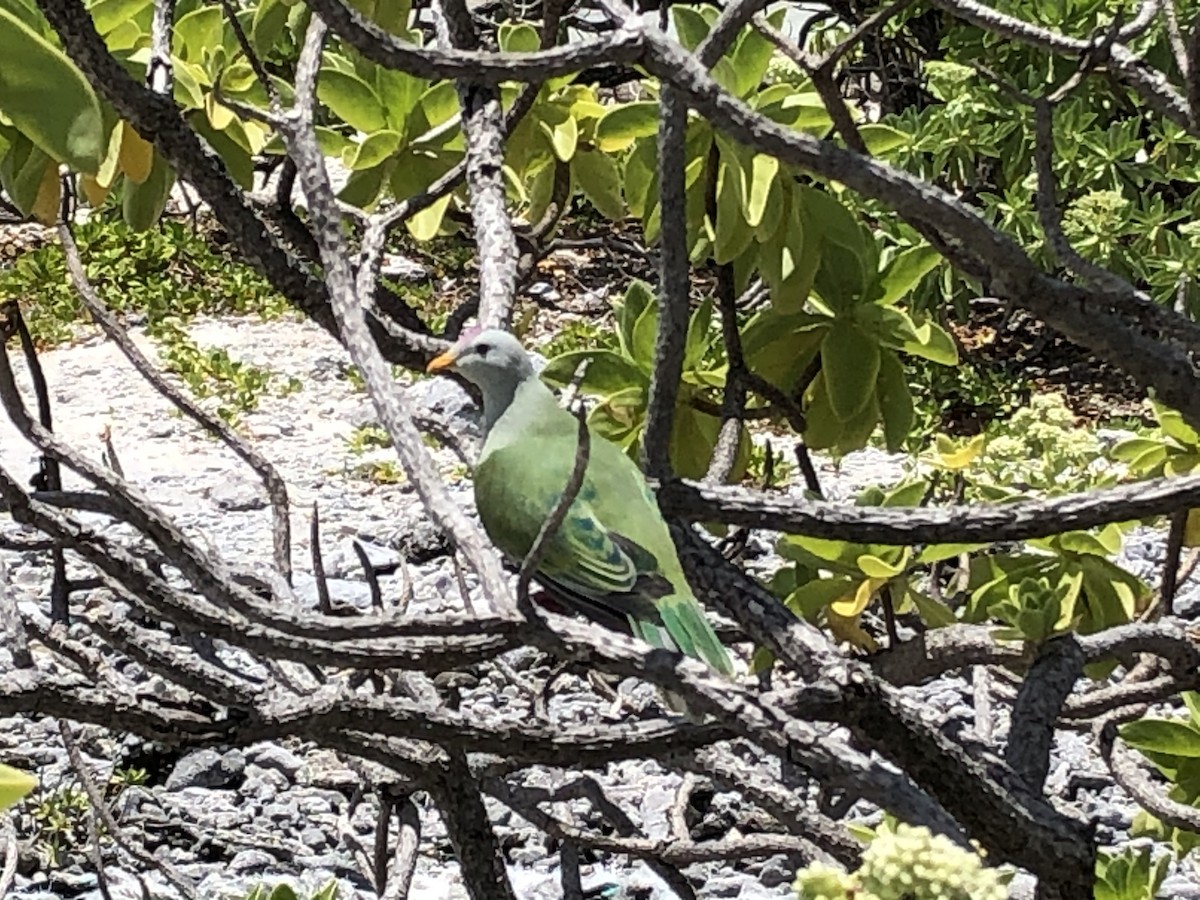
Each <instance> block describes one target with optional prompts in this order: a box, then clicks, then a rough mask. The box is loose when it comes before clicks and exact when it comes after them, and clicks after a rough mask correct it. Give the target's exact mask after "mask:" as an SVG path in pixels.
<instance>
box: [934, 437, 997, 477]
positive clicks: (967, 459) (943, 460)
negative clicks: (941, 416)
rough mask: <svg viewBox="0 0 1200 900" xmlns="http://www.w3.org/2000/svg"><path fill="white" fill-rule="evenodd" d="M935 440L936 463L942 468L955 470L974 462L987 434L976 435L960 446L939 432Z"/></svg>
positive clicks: (980, 451) (985, 441) (981, 449)
mask: <svg viewBox="0 0 1200 900" xmlns="http://www.w3.org/2000/svg"><path fill="white" fill-rule="evenodd" d="M936 441H937V463H938V465H939V466H941V467H942V468H943V469H949V470H950V471H952V472H957V471H960V470H962V469H965V468H967V467H968V466H970V465H971V463H973V462H975V460H976V459H977V458H978V457H979V454H980V453H982V452H983V447H984V444H985V443H987V436H986V435H983V434H979V435H976V436H975V437H973V438H971V440H969V441H967V442H966V443H965V444H963V445H961V446H956V445H955V443H954V442H953V441H952V440H950V438H948V437H946V435H944V434H939V435H938V436H937V438H936Z"/></svg>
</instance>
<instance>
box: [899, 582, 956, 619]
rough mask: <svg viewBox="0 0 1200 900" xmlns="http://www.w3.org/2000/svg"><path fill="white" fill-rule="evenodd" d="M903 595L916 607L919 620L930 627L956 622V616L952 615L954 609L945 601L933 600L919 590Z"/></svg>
mask: <svg viewBox="0 0 1200 900" xmlns="http://www.w3.org/2000/svg"><path fill="white" fill-rule="evenodd" d="M905 596H906V597H907V599H908V600H910V601H911V602H912V604H913V606H915V607H916V608H917V613H918V614H919V615H920V616H921V621H922V622H924V623H925V624H926V625H928V626H929V627H930V628H945V627H946V626H948V625H957V624H958V617H957V616H955V615H954V610H952V609H951V608H950V607H948V606H947V605H946V604H945V603H942V602H941V601H939V600H934V599H933V598H932V597H929V596H927V595H925V594H922V593H921V592H920V591H909V593H908V594H906V595H905Z"/></svg>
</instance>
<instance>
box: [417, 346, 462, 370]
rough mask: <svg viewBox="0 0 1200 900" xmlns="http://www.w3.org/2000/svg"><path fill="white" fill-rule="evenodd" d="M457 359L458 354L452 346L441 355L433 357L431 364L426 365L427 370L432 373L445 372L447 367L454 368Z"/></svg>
mask: <svg viewBox="0 0 1200 900" xmlns="http://www.w3.org/2000/svg"><path fill="white" fill-rule="evenodd" d="M457 360H458V354H457V353H455V352H454V348H451V349H449V350H447V351H446V352H445V353H443V354H442V355H441V356H435V357H434V358H433V359H431V360H430V361H429V365H427V366H426V367H425V371H426V372H427V373H429V374H430V375H433V374H436V373H438V372H445V371H446V370H447V369H449V368H452V367H453V366H454V363H455V362H456V361H457Z"/></svg>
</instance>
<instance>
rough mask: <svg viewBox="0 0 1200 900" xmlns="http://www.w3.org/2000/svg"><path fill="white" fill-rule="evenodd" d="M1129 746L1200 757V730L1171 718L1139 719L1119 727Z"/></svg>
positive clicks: (1172, 754)
mask: <svg viewBox="0 0 1200 900" xmlns="http://www.w3.org/2000/svg"><path fill="white" fill-rule="evenodd" d="M1117 730H1118V731H1119V732H1120V735H1121V739H1122V740H1123V741H1125V743H1127V744H1128V745H1129V746H1131V747H1135V748H1136V749H1138V750H1147V751H1149V752H1151V753H1163V754H1166V755H1168V756H1183V757H1188V758H1192V759H1194V758H1196V757H1200V732H1197V731H1195V730H1194V729H1192V728H1189V727H1188V726H1187V725H1185V724H1184V723H1183V722H1176V721H1173V720H1171V719H1152V718H1146V719H1138V720H1137V721H1135V722H1126V723H1125V724H1124V725H1121V726H1119V728H1118V729H1117Z"/></svg>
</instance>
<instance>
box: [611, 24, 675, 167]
mask: <svg viewBox="0 0 1200 900" xmlns="http://www.w3.org/2000/svg"><path fill="white" fill-rule="evenodd" d="M682 8H683V7H679V6H676V7H673V9H674V10H676V11H677V10H680V9H682ZM657 133H658V104H657V103H651V102H649V101H642V102H638V103H626V104H624V105H623V106H616V107H613V108H612V109H610V110H609V111H608V112H606V113H605V114H604V116H603V117H602V118H601V119H600V120H599V121H598V122H597V123H596V147H597V148H598V149H600V150H603V151H604V152H605V153H618V152H620V151H621V150H624V149H625V148H627V147H628V146H629V145H630V144H632V143H633V142H634V141H636V140H637V139H638V138H644V137H651V136H653V135H655V134H657Z"/></svg>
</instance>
